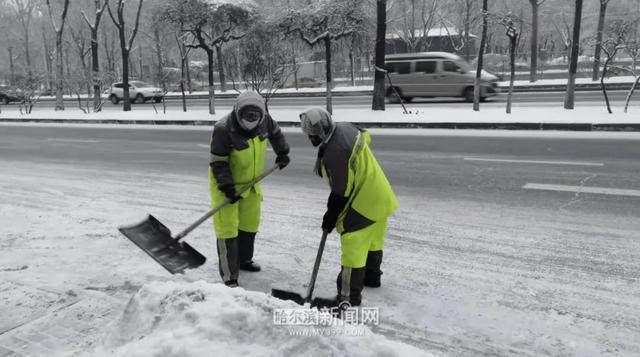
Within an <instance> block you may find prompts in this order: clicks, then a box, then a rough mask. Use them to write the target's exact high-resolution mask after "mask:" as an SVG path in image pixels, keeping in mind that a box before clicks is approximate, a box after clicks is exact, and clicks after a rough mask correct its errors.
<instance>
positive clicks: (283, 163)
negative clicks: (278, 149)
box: [276, 154, 291, 170]
mask: <svg viewBox="0 0 640 357" xmlns="http://www.w3.org/2000/svg"><path fill="white" fill-rule="evenodd" d="M290 161H291V160H290V159H289V155H287V154H280V155H278V157H276V164H278V167H280V170H282V169H284V168H285V167H287V165H289V162H290Z"/></svg>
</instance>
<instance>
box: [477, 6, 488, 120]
mask: <svg viewBox="0 0 640 357" xmlns="http://www.w3.org/2000/svg"><path fill="white" fill-rule="evenodd" d="M488 13H489V3H488V0H482V37H481V38H480V49H479V50H478V68H477V69H476V78H475V83H474V87H473V110H474V111H479V110H480V94H481V93H480V92H481V90H482V89H481V87H480V85H481V78H482V63H483V57H484V47H485V44H486V42H487V29H488V27H489V24H488V21H487V17H488Z"/></svg>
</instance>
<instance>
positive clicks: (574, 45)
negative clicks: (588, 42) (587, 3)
mask: <svg viewBox="0 0 640 357" xmlns="http://www.w3.org/2000/svg"><path fill="white" fill-rule="evenodd" d="M581 24H582V0H576V7H575V14H574V19H573V39H572V40H571V56H570V58H569V59H570V63H569V81H568V83H567V93H566V95H565V99H564V109H573V108H574V106H575V91H576V72H577V70H578V56H579V51H580V27H581Z"/></svg>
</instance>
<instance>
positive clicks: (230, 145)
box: [209, 112, 289, 197]
mask: <svg viewBox="0 0 640 357" xmlns="http://www.w3.org/2000/svg"><path fill="white" fill-rule="evenodd" d="M267 140H268V141H269V142H270V143H271V146H273V150H274V151H275V152H276V154H287V153H289V146H288V144H287V142H286V141H285V139H284V136H283V135H282V132H281V130H280V127H279V126H278V123H277V122H276V121H274V120H273V119H272V118H271V116H269V115H268V114H267V115H266V116H265V118H264V120H263V121H262V123H261V124H260V126H259V127H258V128H256V129H255V130H253V131H252V133H251V134H247V133H246V132H245V131H243V130H242V129H241V128H239V126H238V124H237V122H236V120H235V113H233V112H232V113H231V114H229V115H228V116H226V117H225V118H223V119H222V120H220V121H218V122H217V123H216V124H215V125H214V129H213V133H212V135H211V150H210V152H211V160H210V170H209V184H210V186H211V189H215V188H216V187H219V186H222V185H224V184H227V183H233V184H234V185H235V187H236V190H239V189H240V188H242V186H244V185H246V184H247V183H249V182H251V181H253V180H254V179H255V178H256V177H258V176H259V175H260V174H262V172H263V171H264V160H265V155H266V151H267ZM254 190H255V191H256V192H258V193H262V189H261V187H260V184H256V185H255V186H254ZM248 194H249V191H247V192H245V193H244V194H243V197H244V196H246V195H248Z"/></svg>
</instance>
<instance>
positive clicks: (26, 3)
mask: <svg viewBox="0 0 640 357" xmlns="http://www.w3.org/2000/svg"><path fill="white" fill-rule="evenodd" d="M13 3H14V5H15V7H14V9H15V14H16V17H17V18H18V22H19V23H20V26H21V27H22V32H23V36H22V40H23V41H24V53H25V61H26V67H27V79H31V78H32V77H33V67H32V66H31V50H30V48H29V47H30V45H29V40H30V39H29V36H30V27H31V20H33V12H34V11H35V10H36V9H37V8H38V1H37V0H13ZM30 83H31V81H30V80H28V81H27V84H28V85H29V86H31V84H30Z"/></svg>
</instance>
